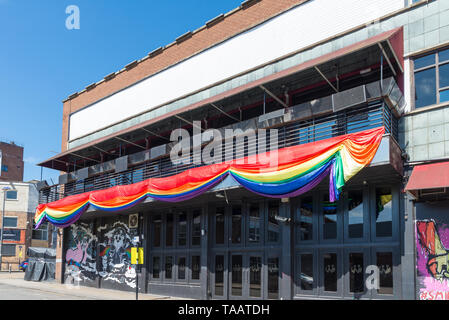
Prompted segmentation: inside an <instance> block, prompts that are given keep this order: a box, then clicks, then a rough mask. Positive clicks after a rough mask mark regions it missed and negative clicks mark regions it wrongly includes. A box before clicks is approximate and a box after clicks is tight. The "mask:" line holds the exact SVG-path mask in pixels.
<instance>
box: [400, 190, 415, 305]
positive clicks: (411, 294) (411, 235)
mask: <svg viewBox="0 0 449 320" xmlns="http://www.w3.org/2000/svg"><path fill="white" fill-rule="evenodd" d="M400 214H401V220H402V223H401V227H402V228H401V229H402V232H401V234H403V237H404V238H403V239H402V241H401V242H402V245H401V269H402V270H401V271H402V272H401V274H402V299H405V300H415V299H416V277H415V274H416V257H415V251H416V239H415V219H416V216H415V205H414V203H413V201H412V199H411V198H410V197H409V196H408V195H406V194H403V195H402V196H401V210H400Z"/></svg>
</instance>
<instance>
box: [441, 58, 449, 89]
mask: <svg viewBox="0 0 449 320" xmlns="http://www.w3.org/2000/svg"><path fill="white" fill-rule="evenodd" d="M445 87H449V63H446V64H443V65H440V88H445Z"/></svg>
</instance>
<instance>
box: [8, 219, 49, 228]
mask: <svg viewBox="0 0 449 320" xmlns="http://www.w3.org/2000/svg"><path fill="white" fill-rule="evenodd" d="M4 221H5V222H4V224H5V228H6V227H8V228H17V217H5V218H4ZM39 229H40V227H39Z"/></svg>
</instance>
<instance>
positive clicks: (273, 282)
mask: <svg viewBox="0 0 449 320" xmlns="http://www.w3.org/2000/svg"><path fill="white" fill-rule="evenodd" d="M278 298H279V258H268V299H278Z"/></svg>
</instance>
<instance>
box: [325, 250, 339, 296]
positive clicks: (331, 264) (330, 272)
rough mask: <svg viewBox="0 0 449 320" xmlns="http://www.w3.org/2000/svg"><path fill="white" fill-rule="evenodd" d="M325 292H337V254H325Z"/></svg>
mask: <svg viewBox="0 0 449 320" xmlns="http://www.w3.org/2000/svg"><path fill="white" fill-rule="evenodd" d="M323 260H324V263H323V268H324V291H329V292H337V254H335V253H326V254H324V259H323Z"/></svg>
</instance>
